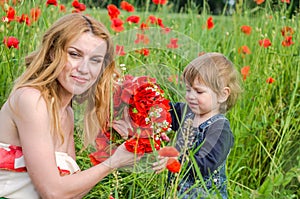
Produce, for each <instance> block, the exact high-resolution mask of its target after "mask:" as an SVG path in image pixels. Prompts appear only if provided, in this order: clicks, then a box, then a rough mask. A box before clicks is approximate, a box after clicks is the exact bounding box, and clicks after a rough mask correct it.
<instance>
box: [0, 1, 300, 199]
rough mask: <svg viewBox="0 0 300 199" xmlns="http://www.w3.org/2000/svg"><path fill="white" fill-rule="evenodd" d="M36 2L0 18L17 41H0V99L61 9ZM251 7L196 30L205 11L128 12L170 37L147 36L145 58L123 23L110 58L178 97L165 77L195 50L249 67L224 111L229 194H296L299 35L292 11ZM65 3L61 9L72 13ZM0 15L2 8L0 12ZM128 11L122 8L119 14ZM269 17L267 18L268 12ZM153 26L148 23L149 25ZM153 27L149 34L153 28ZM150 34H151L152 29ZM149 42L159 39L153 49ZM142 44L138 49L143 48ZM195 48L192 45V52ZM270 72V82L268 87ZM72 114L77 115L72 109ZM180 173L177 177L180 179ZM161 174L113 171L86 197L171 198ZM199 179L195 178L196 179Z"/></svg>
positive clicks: (3, 32)
mask: <svg viewBox="0 0 300 199" xmlns="http://www.w3.org/2000/svg"><path fill="white" fill-rule="evenodd" d="M41 2H43V1H30V2H29V3H26V4H25V3H23V4H21V5H17V6H16V7H15V9H16V11H17V15H21V14H22V13H27V14H29V12H30V9H31V8H32V7H36V6H38V5H39V6H40V8H41V9H42V15H41V18H40V19H39V21H38V22H37V23H33V24H32V25H31V26H26V25H25V24H19V23H17V22H11V23H10V24H6V23H3V22H0V39H1V41H2V39H3V38H4V37H5V36H15V37H17V38H18V39H19V41H20V45H19V46H20V47H19V49H7V48H6V47H5V46H4V45H3V44H1V45H0V59H1V62H0V72H1V76H0V79H1V81H0V103H1V104H3V103H4V101H5V99H6V98H7V96H8V94H9V91H10V89H11V87H12V84H13V81H14V80H15V78H16V77H17V76H18V75H19V74H20V73H21V72H22V71H23V70H24V67H23V60H24V56H25V55H27V54H28V53H29V52H31V51H33V50H34V49H35V48H36V46H37V45H38V42H39V39H40V38H41V34H42V33H43V32H44V31H45V30H46V29H47V28H48V27H49V25H50V24H51V23H52V22H53V21H54V20H56V19H57V18H59V16H62V15H63V14H65V13H60V12H59V11H58V9H57V8H56V7H51V6H49V7H46V6H45V5H44V3H41ZM265 5H266V6H260V7H257V8H256V9H253V10H243V11H242V12H241V13H239V14H233V15H232V16H213V20H214V23H215V27H214V28H213V29H211V30H207V29H205V28H203V26H204V25H205V23H206V20H207V18H208V17H209V16H210V15H209V14H208V13H206V12H204V13H203V14H201V15H198V14H195V11H194V10H193V9H190V12H189V13H187V14H174V13H172V12H171V11H170V9H171V8H169V9H168V7H165V8H161V9H158V10H157V12H154V13H149V12H135V13H134V14H135V15H139V16H140V17H141V18H142V19H143V20H145V19H146V18H147V17H148V16H149V15H150V14H152V15H155V16H157V17H160V18H161V19H162V20H163V23H164V24H165V26H167V27H170V28H172V30H173V31H174V32H175V33H172V35H162V34H158V32H157V31H156V30H158V29H157V27H156V29H155V30H154V31H153V35H151V38H150V39H152V40H151V42H150V44H149V45H151V49H150V55H149V56H147V57H144V56H143V55H139V54H137V53H136V52H135V49H136V48H142V47H143V46H135V45H134V44H133V41H134V39H135V33H136V25H128V24H125V29H126V31H125V33H118V34H116V33H114V32H113V31H112V30H111V33H112V35H114V39H115V41H116V44H119V45H124V46H125V51H126V52H127V54H126V55H125V56H122V57H117V58H116V59H117V60H116V61H117V63H119V64H121V63H124V64H126V68H127V70H126V71H124V73H130V74H134V75H143V74H148V75H150V76H152V77H155V78H157V80H158V82H159V83H160V84H161V86H162V87H163V89H164V90H165V92H166V94H167V96H168V97H169V98H170V99H171V100H172V101H181V100H183V96H184V87H183V85H182V84H181V82H180V80H179V83H176V82H174V81H173V82H170V81H168V77H169V76H172V75H179V76H180V74H181V71H182V69H183V68H184V66H185V65H186V64H187V63H188V62H189V61H190V60H191V59H193V58H194V57H196V56H197V54H198V53H199V52H200V51H205V52H210V51H218V52H221V53H223V54H225V55H226V56H227V57H228V58H229V59H231V60H232V61H233V63H234V64H235V66H236V68H237V69H238V70H240V69H241V68H242V67H243V66H246V65H249V66H250V74H249V76H248V77H247V79H246V80H245V81H242V86H243V90H244V92H243V94H242V96H241V98H240V100H239V101H238V103H237V105H236V106H235V107H234V109H232V110H231V111H230V112H229V113H228V114H227V116H228V118H229V120H230V122H231V127H232V130H233V132H234V136H235V145H234V148H233V149H232V151H231V153H230V155H229V158H228V161H227V174H228V179H229V186H228V191H229V195H230V198H276V199H277V198H299V195H300V192H299V183H300V151H299V148H300V146H299V142H298V140H299V138H300V134H299V132H300V127H299V126H300V125H299V123H300V119H299V114H300V112H299V110H300V96H299V95H300V94H299V93H300V92H299V85H300V83H299V81H300V79H299V77H300V45H299V41H300V35H299V30H300V27H299V25H300V24H299V21H300V19H299V15H296V16H294V17H293V18H291V19H289V18H286V17H285V12H286V8H285V7H284V6H283V7H282V8H280V7H279V8H277V9H276V10H275V11H274V10H272V9H270V8H269V6H268V4H265ZM71 10H72V8H71V5H70V3H69V4H67V13H69V12H71ZM85 12H86V13H88V14H90V15H92V16H93V17H95V18H97V19H99V20H100V21H102V22H103V23H104V24H106V25H107V27H110V22H109V17H108V16H107V11H106V10H104V9H103V8H102V9H89V10H87V11H85ZM4 15H5V13H4V12H3V11H1V16H4ZM126 16H129V13H126V12H124V11H122V13H121V17H123V18H124V19H125V18H126ZM270 16H272V17H270ZM241 25H249V26H251V27H252V33H251V35H245V34H243V33H242V32H241V31H240V26H241ZM284 26H290V27H292V28H293V30H294V34H293V41H294V44H293V45H291V46H289V47H283V46H282V45H281V42H282V40H283V36H282V35H281V32H280V30H281V28H282V27H284ZM152 27H154V26H152ZM155 31H156V32H155ZM155 33H157V34H155ZM170 37H175V38H176V37H177V38H178V44H179V45H182V46H181V47H182V49H173V50H172V49H171V50H170V49H168V48H166V47H164V46H163V45H165V44H167V43H168V41H169V40H168V39H170ZM263 38H269V39H270V40H271V42H272V45H271V46H270V47H269V48H263V47H261V46H259V45H258V41H259V40H261V39H263ZM154 41H159V42H160V43H161V45H160V46H158V45H157V44H156V43H154ZM243 45H247V46H248V47H249V48H250V50H251V54H249V55H245V56H242V55H241V54H240V53H238V49H239V48H240V47H241V46H243ZM144 47H145V46H144ZM195 49H197V50H195ZM268 77H272V78H274V79H275V82H274V83H272V84H267V83H266V79H267V78H268ZM76 113H77V112H76ZM79 113H80V111H79V112H78V113H77V115H76V118H78V119H77V120H76V121H77V123H76V126H77V128H76V150H77V162H78V164H79V165H80V167H81V168H82V169H86V168H89V167H90V166H91V163H90V161H89V158H88V154H89V151H88V150H85V151H81V150H80V149H81V148H82V145H81V143H80V139H79V137H80V136H79V135H80V134H81V132H82V130H81V127H82V123H80V121H81V120H80V118H81V115H80V114H79ZM180 175H182V174H179V177H180ZM166 180H167V172H163V173H162V174H159V175H156V174H154V173H153V172H144V173H133V172H125V171H118V172H114V173H113V174H111V175H109V176H107V177H106V178H105V179H104V180H102V181H101V182H99V183H98V184H97V186H95V188H93V189H92V190H91V191H90V193H89V194H88V195H87V196H86V197H85V198H108V196H109V195H112V196H114V197H115V198H163V197H164V195H165V194H166V196H167V197H168V198H174V194H176V189H175V188H174V187H175V186H173V187H171V188H170V190H169V191H168V192H167V193H165V190H166V189H165V183H166ZM199 183H201V182H199Z"/></svg>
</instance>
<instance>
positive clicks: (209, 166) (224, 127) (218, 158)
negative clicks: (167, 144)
mask: <svg viewBox="0 0 300 199" xmlns="http://www.w3.org/2000/svg"><path fill="white" fill-rule="evenodd" d="M207 128H208V129H207V130H206V135H205V139H204V141H203V143H201V144H202V146H201V147H200V149H199V151H197V152H196V153H195V155H194V158H195V160H196V162H197V165H198V167H199V169H200V171H201V173H202V175H209V174H210V173H212V172H214V171H215V170H216V169H217V168H218V167H219V166H220V165H221V164H222V163H223V162H224V161H225V160H226V159H227V156H228V154H229V152H230V149H231V147H232V146H233V142H234V137H233V134H232V132H231V130H230V125H229V122H228V120H223V119H222V120H217V121H215V122H214V123H213V124H211V125H210V126H208V127H207Z"/></svg>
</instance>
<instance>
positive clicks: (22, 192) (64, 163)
mask: <svg viewBox="0 0 300 199" xmlns="http://www.w3.org/2000/svg"><path fill="white" fill-rule="evenodd" d="M9 146H10V145H8V144H4V143H0V149H5V150H6V151H9V150H10V148H9ZM0 154H1V153H0ZM55 157H56V165H57V167H59V169H61V170H65V171H69V172H70V174H73V173H75V172H77V171H79V170H80V168H79V167H78V165H77V163H76V161H75V160H74V159H73V158H72V157H71V156H69V155H68V154H67V153H63V152H55ZM0 158H1V157H0ZM14 163H15V164H14V165H15V168H20V167H22V166H25V162H24V158H23V156H21V157H19V158H16V159H15V162H14ZM0 197H5V198H10V199H19V198H20V199H24V198H28V199H36V198H40V197H39V195H38V193H37V192H36V190H35V188H34V186H33V184H32V182H31V179H30V177H29V175H28V173H27V172H15V171H8V170H3V169H0Z"/></svg>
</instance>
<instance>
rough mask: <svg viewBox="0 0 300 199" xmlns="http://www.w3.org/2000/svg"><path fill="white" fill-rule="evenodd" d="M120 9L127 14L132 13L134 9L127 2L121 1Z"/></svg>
mask: <svg viewBox="0 0 300 199" xmlns="http://www.w3.org/2000/svg"><path fill="white" fill-rule="evenodd" d="M120 7H121V8H122V9H123V10H126V11H127V12H134V7H133V5H131V4H130V3H128V2H127V1H121V4H120Z"/></svg>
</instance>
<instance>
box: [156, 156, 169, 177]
mask: <svg viewBox="0 0 300 199" xmlns="http://www.w3.org/2000/svg"><path fill="white" fill-rule="evenodd" d="M158 159H159V160H158V161H157V162H154V163H153V164H152V169H153V170H154V171H155V173H157V174H158V173H161V172H163V170H165V168H166V167H167V162H168V159H169V157H163V156H158Z"/></svg>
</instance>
